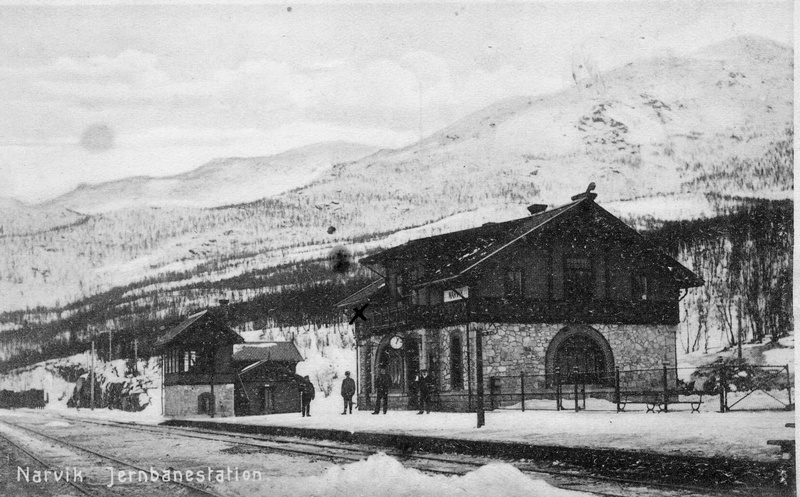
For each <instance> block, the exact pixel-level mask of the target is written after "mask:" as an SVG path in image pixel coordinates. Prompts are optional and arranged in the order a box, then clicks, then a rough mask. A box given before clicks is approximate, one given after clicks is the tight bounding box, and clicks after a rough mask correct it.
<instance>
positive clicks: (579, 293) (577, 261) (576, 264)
mask: <svg viewBox="0 0 800 497" xmlns="http://www.w3.org/2000/svg"><path fill="white" fill-rule="evenodd" d="M594 287H595V282H594V271H593V268H592V260H591V258H590V257H589V256H588V255H582V254H581V255H568V256H566V257H564V296H565V298H566V299H567V300H591V299H592V298H593V297H594Z"/></svg>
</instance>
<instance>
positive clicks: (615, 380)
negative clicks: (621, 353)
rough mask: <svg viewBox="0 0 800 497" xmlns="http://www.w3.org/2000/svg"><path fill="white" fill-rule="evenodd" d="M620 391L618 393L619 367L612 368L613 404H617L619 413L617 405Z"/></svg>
mask: <svg viewBox="0 0 800 497" xmlns="http://www.w3.org/2000/svg"><path fill="white" fill-rule="evenodd" d="M620 397H621V395H620V391H619V366H617V367H616V368H614V402H615V403H616V404H617V412H619V411H620V409H619V403H620V400H621V399H620Z"/></svg>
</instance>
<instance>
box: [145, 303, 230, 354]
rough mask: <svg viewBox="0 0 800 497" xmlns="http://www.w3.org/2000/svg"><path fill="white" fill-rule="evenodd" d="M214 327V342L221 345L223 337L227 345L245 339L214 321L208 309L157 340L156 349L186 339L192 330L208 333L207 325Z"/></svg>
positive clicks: (193, 315)
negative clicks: (201, 329) (201, 330)
mask: <svg viewBox="0 0 800 497" xmlns="http://www.w3.org/2000/svg"><path fill="white" fill-rule="evenodd" d="M209 324H210V325H212V326H213V327H214V330H213V331H214V332H215V333H214V335H215V338H214V340H213V341H214V342H215V343H219V344H220V345H221V344H222V342H223V341H224V340H222V339H220V338H222V335H224V336H225V337H227V340H228V342H227V343H236V342H243V341H244V339H243V338H242V337H240V336H239V335H238V334H236V332H234V331H233V330H231V329H230V328H229V327H227V326H225V325H223V324H222V323H220V322H218V320H216V319H214V316H213V314H212V313H210V312H209V310H208V309H206V310H204V311H200V312H198V313H196V314H192V315H191V316H189V317H188V318H186V319H185V320H184V321H183V322H181V323H180V324H179V325H178V326H176V327H174V328H172V329H171V330H169V331H168V332H167V333H165V334H164V335H162V336H160V337H159V338H158V340H156V343H155V346H156V347H163V346H165V345H167V344H169V343H171V342H173V341H175V340H177V339H178V338H179V337H180V338H182V337H184V336H185V335H186V334H187V333H188V332H189V331H190V330H191V329H195V330H196V331H197V329H200V328H205V330H206V331H208V327H207V325H209Z"/></svg>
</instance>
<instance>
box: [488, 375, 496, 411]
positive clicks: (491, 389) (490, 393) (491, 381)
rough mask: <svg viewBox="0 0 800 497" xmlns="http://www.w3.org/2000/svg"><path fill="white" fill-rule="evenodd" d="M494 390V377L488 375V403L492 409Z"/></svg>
mask: <svg viewBox="0 0 800 497" xmlns="http://www.w3.org/2000/svg"><path fill="white" fill-rule="evenodd" d="M494 391H495V377H494V376H490V377H489V404H490V405H491V406H492V410H494V395H495V393H494Z"/></svg>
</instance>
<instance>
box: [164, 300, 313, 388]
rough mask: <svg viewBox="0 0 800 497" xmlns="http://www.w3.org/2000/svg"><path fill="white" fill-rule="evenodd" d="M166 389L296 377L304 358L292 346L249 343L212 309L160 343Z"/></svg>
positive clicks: (187, 322) (166, 335)
mask: <svg viewBox="0 0 800 497" xmlns="http://www.w3.org/2000/svg"><path fill="white" fill-rule="evenodd" d="M156 346H157V347H159V349H160V350H161V357H162V370H163V372H164V385H165V386H169V385H205V384H210V383H214V384H226V383H241V382H242V381H264V380H275V379H276V378H284V377H288V378H292V379H293V377H294V373H295V367H296V366H297V363H298V362H300V361H302V360H303V358H302V356H301V355H300V353H299V352H298V350H297V348H296V347H295V346H294V344H293V343H291V342H257V343H245V341H244V339H243V338H242V337H241V336H239V335H238V334H237V333H236V332H235V331H233V330H232V329H231V328H230V327H228V326H227V324H225V319H224V315H223V312H221V311H219V309H209V310H205V311H201V312H198V313H196V314H193V315H191V316H189V317H188V318H186V320H184V321H183V322H182V323H181V324H179V325H178V326H176V327H175V328H172V329H171V330H169V331H168V332H167V333H166V334H165V335H164V336H162V337H161V338H159V339H158V341H157V342H156Z"/></svg>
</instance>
